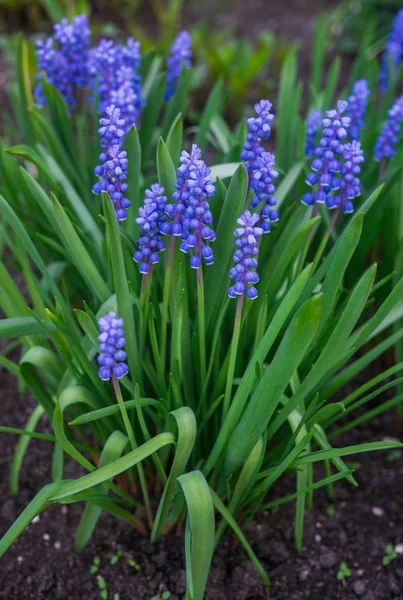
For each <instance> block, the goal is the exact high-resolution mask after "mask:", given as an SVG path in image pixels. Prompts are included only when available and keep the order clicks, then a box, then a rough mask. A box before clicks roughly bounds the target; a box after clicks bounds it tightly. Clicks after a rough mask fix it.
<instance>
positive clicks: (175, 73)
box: [164, 31, 192, 100]
mask: <svg viewBox="0 0 403 600" xmlns="http://www.w3.org/2000/svg"><path fill="white" fill-rule="evenodd" d="M191 45H192V38H191V37H190V34H189V32H187V31H181V32H180V33H179V34H178V35H177V36H176V38H175V40H174V43H173V44H172V46H171V52H170V55H169V57H168V59H167V70H168V72H167V88H166V91H165V96H164V100H169V99H170V98H171V97H172V96H173V95H174V93H175V91H176V86H177V83H178V79H179V76H180V74H181V70H182V67H186V68H187V69H190V67H191V66H192V51H191V49H190V47H191Z"/></svg>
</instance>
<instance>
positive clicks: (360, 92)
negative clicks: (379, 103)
mask: <svg viewBox="0 0 403 600" xmlns="http://www.w3.org/2000/svg"><path fill="white" fill-rule="evenodd" d="M370 93H371V92H370V90H369V87H368V81H367V80H366V79H359V80H358V81H356V82H355V83H354V85H353V92H352V94H351V95H350V96H349V97H348V107H347V110H346V117H350V119H351V124H350V129H349V135H350V137H351V138H352V139H353V140H359V139H360V132H361V129H362V128H363V127H364V115H365V111H366V108H367V103H368V97H369V95H370Z"/></svg>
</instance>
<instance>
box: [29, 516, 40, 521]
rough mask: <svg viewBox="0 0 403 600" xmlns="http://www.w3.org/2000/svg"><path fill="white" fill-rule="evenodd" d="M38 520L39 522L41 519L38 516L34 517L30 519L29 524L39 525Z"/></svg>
mask: <svg viewBox="0 0 403 600" xmlns="http://www.w3.org/2000/svg"><path fill="white" fill-rule="evenodd" d="M40 520H41V519H40V516H39V515H36V517H34V518H33V519H32V521H31V523H39V521H40Z"/></svg>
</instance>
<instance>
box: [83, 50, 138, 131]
mask: <svg viewBox="0 0 403 600" xmlns="http://www.w3.org/2000/svg"><path fill="white" fill-rule="evenodd" d="M140 59H141V54H140V43H139V42H136V41H134V40H133V38H128V39H127V41H126V45H125V46H123V45H120V44H115V43H114V42H113V41H112V40H105V39H102V40H101V41H100V42H99V44H98V45H97V46H95V47H94V48H92V49H91V50H90V52H89V60H88V72H89V79H90V88H91V96H90V101H91V102H94V101H95V100H97V101H98V111H99V112H100V113H104V112H105V110H106V108H107V106H109V105H110V104H114V105H115V106H117V107H118V108H119V109H120V111H121V115H122V118H124V119H125V122H126V131H127V130H128V129H129V128H130V127H131V126H132V125H133V124H134V125H136V126H137V125H138V124H139V117H140V113H141V109H142V107H143V104H144V100H143V98H142V86H141V76H140V74H139V68H140Z"/></svg>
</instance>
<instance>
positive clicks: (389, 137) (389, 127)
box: [374, 96, 403, 161]
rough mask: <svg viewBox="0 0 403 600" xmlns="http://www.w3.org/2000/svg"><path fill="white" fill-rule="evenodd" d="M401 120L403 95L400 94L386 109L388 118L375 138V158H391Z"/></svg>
mask: <svg viewBox="0 0 403 600" xmlns="http://www.w3.org/2000/svg"><path fill="white" fill-rule="evenodd" d="M402 121H403V96H400V98H398V99H397V100H396V102H395V103H394V105H393V106H392V108H391V109H390V110H389V111H388V120H387V121H386V122H385V123H384V124H383V126H382V130H381V133H380V135H379V137H378V139H377V140H376V143H375V147H374V153H375V160H377V161H381V160H382V159H384V158H387V157H389V158H391V157H392V156H394V155H395V154H396V144H397V143H398V141H399V134H400V128H401V123H402Z"/></svg>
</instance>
